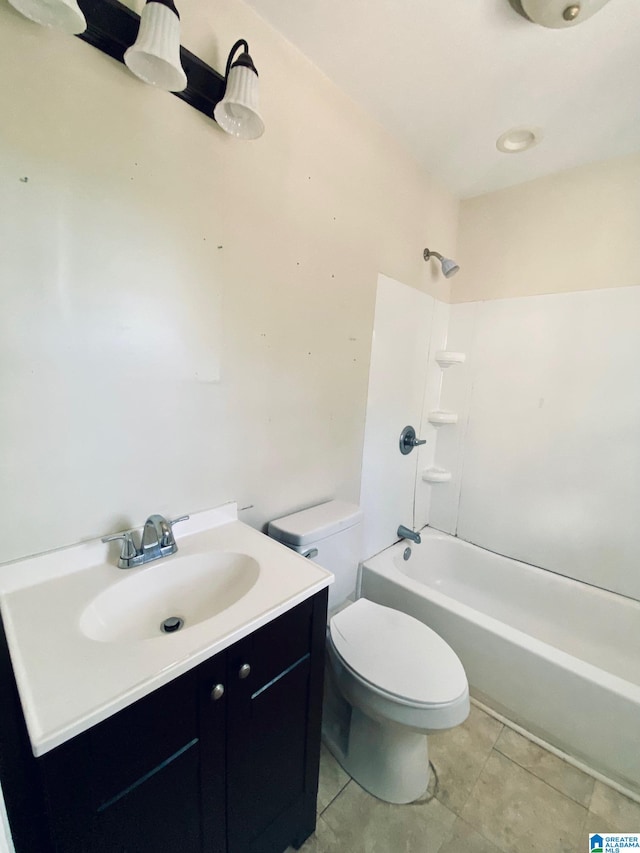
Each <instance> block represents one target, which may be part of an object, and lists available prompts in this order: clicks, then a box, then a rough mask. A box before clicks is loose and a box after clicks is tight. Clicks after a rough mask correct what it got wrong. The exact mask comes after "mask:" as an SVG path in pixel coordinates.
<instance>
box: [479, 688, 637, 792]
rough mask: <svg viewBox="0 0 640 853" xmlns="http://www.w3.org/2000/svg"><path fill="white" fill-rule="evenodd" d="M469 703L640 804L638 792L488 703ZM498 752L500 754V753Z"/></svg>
mask: <svg viewBox="0 0 640 853" xmlns="http://www.w3.org/2000/svg"><path fill="white" fill-rule="evenodd" d="M471 704H472V705H475V706H476V707H478V708H480V710H481V711H484V712H485V714H488V715H489V716H490V717H493V718H494V719H496V720H498V722H500V723H502V724H503V725H504V726H506V727H507V728H509V729H513V731H514V732H517V733H518V734H519V735H522V736H523V737H525V738H527V740H530V741H532V742H533V743H535V744H537V745H538V746H541V747H542V748H543V749H546V750H547V752H550V753H551V754H552V755H555V756H556V757H557V758H561V759H562V761H566V763H567V764H570V765H571V766H572V767H575V768H576V769H577V770H581V771H582V772H583V773H586V774H587V776H591V777H592V778H593V779H595V780H596V781H597V782H602V784H603V785H606V786H607V787H609V788H613V790H614V791H617V792H618V793H619V794H622V795H623V796H624V797H627V798H628V799H629V800H633V802H634V803H639V804H640V793H636V792H634V791H631V790H630V789H629V788H625V787H624V785H621V784H620V783H619V782H614V780H613V779H609V778H608V777H607V776H605V775H604V774H603V773H600V772H599V771H598V770H594V769H593V768H592V767H589V766H588V765H587V764H584V763H583V762H582V761H580V760H579V759H577V758H574V757H573V756H572V755H568V754H567V753H566V752H563V751H562V750H561V749H558V747H556V746H553V745H552V744H550V743H548V742H547V741H546V740H543V739H542V738H541V737H538V736H537V735H534V734H532V733H531V732H529V731H527V730H526V729H524V728H523V727H522V726H519V725H518V724H517V723H514V722H513V720H510V719H509V718H508V717H505V716H503V715H502V714H500V713H499V712H498V711H494V710H493V708H491V707H489V705H485V704H484V702H480V701H479V700H478V699H476V698H475V697H473V696H472V697H471ZM500 754H501V755H502V753H500ZM518 766H520V765H518ZM523 769H524V768H523ZM589 802H591V801H589ZM583 808H584V807H583ZM586 808H588V807H586Z"/></svg>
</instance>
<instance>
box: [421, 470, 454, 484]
mask: <svg viewBox="0 0 640 853" xmlns="http://www.w3.org/2000/svg"><path fill="white" fill-rule="evenodd" d="M452 476H453V475H452V474H451V471H445V470H444V468H425V469H424V471H423V472H422V479H423V480H424V481H425V483H448V482H450V480H451V477H452Z"/></svg>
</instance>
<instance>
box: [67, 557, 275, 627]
mask: <svg viewBox="0 0 640 853" xmlns="http://www.w3.org/2000/svg"><path fill="white" fill-rule="evenodd" d="M127 571H130V572H131V574H130V575H129V576H127ZM122 574H123V577H122V580H121V581H119V582H118V583H116V584H113V585H112V586H110V587H109V588H108V589H106V590H104V592H101V593H100V594H99V595H97V596H96V597H95V598H93V599H92V600H91V601H90V602H89V604H88V605H87V606H86V607H85V609H84V611H83V612H82V615H81V616H80V630H81V631H82V633H83V634H85V636H87V637H89V639H91V640H97V641H99V642H103V643H113V642H116V643H117V642H131V641H132V640H134V641H135V640H152V639H162V640H164V641H165V642H169V641H170V639H171V637H172V636H174V634H180V633H182V632H184V631H187V630H188V629H189V628H192V627H193V626H194V625H198V624H199V623H201V622H204V621H205V620H206V619H210V618H211V617H212V616H215V615H216V614H218V613H221V612H222V611H223V610H226V609H227V608H228V607H231V605H233V604H235V603H236V602H237V601H239V600H240V599H241V598H242V597H243V596H244V595H246V594H247V593H248V592H249V590H250V589H251V588H252V587H253V586H254V585H255V583H256V582H257V580H258V577H259V575H260V566H259V564H258V562H257V561H256V560H254V559H253V557H249V556H248V555H247V554H236V553H227V552H215V551H214V552H210V553H206V554H194V555H192V556H188V557H184V558H179V559H171V560H167V561H166V562H162V561H157V562H153V563H149V564H148V565H147V566H145V567H144V568H141V569H130V570H122ZM171 617H177V618H178V619H181V620H183V625H182V626H181V627H180V628H179V629H178V630H177V631H175V632H172V633H165V632H164V631H163V629H162V625H163V622H164V621H165V620H166V619H168V618H171Z"/></svg>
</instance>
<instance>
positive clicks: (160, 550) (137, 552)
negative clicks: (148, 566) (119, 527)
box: [102, 514, 189, 569]
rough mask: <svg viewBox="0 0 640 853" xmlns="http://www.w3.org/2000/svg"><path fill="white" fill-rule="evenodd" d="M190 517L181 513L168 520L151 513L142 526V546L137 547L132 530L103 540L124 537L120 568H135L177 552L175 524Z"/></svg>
mask: <svg viewBox="0 0 640 853" xmlns="http://www.w3.org/2000/svg"><path fill="white" fill-rule="evenodd" d="M188 518H189V516H188V515H181V516H180V518H174V519H173V520H171V521H167V519H166V518H164V517H163V516H162V515H157V514H154V515H150V516H149V518H148V519H147V520H146V521H145V523H144V527H143V528H142V542H141V545H140V548H137V547H136V543H135V540H134V538H133V531H132V530H127V531H125V532H124V533H114V534H113V535H111V536H103V537H102V541H103V542H114V541H115V540H117V539H122V550H121V552H120V559H119V560H118V568H120V569H133V568H135V567H136V566H142V565H143V564H144V563H150V562H151V561H152V560H159V559H160V558H161V557H168V556H169V555H170V554H175V553H176V551H177V550H178V546H177V544H176V540H175V537H174V535H173V525H174V524H177V523H178V522H179V521H186V520H187V519H188Z"/></svg>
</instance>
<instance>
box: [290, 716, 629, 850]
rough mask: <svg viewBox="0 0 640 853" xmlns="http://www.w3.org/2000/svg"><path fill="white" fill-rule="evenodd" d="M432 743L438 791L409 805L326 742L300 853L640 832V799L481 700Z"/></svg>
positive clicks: (479, 845) (570, 842)
mask: <svg viewBox="0 0 640 853" xmlns="http://www.w3.org/2000/svg"><path fill="white" fill-rule="evenodd" d="M429 744H430V746H429V749H430V758H431V760H432V761H433V763H434V764H435V766H436V768H437V770H438V774H439V778H440V785H439V791H438V795H437V797H436V799H434V800H432V801H431V802H430V803H427V804H425V805H408V806H394V805H389V804H388V803H383V802H381V801H380V800H376V799H375V798H374V797H372V796H371V795H370V794H367V793H366V792H365V791H363V790H362V788H360V787H359V785H357V784H356V782H354V781H353V780H351V779H350V778H349V777H348V776H347V774H346V773H345V772H344V771H343V770H342V768H341V767H340V766H339V765H338V763H337V762H336V761H335V759H334V758H333V757H332V756H331V755H330V753H329V752H328V751H327V750H326V749H325V748H324V747H323V753H322V760H321V766H320V789H319V793H318V824H317V829H316V832H315V834H314V835H313V836H312V837H311V838H310V839H309V840H308V841H307V842H306V844H305V845H304V846H303V847H302V848H301V850H302V851H303V853H543V852H544V853H588V847H589V845H588V837H589V835H588V834H589V832H640V805H638V804H637V803H634V802H632V801H631V800H629V799H627V798H626V797H623V796H622V795H621V794H618V793H617V792H616V791H614V790H613V789H611V788H609V787H607V786H606V785H603V784H602V783H601V782H597V781H595V780H594V779H592V778H591V777H590V776H586V775H585V774H584V773H582V772H581V771H579V770H576V769H575V768H574V767H572V766H571V765H569V764H566V763H565V762H564V761H562V760H561V759H559V758H557V757H556V756H555V755H552V754H551V753H549V752H547V751H546V750H544V749H541V748H540V747H539V746H537V745H536V744H534V743H532V742H531V741H529V740H527V739H526V738H523V737H522V736H521V735H519V734H517V733H516V732H515V731H513V730H512V729H510V728H507V727H506V726H503V725H502V723H500V722H498V721H497V720H495V719H494V718H493V717H490V716H489V715H488V714H486V713H484V712H483V711H481V710H480V709H479V708H477V707H475V706H472V708H471V714H470V716H469V719H468V720H467V721H466V723H465V724H464V725H462V726H459V727H458V728H456V729H452V730H450V731H447V732H443V733H442V734H436V735H431V737H430V739H429Z"/></svg>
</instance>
